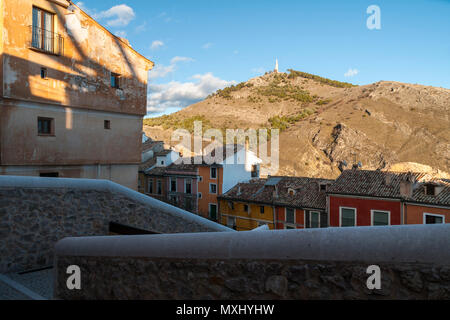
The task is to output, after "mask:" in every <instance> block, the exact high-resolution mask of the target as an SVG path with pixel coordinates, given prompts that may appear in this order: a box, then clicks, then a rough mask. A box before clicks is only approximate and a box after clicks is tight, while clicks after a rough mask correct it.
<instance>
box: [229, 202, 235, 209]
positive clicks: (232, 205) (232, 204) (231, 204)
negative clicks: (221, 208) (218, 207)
mask: <svg viewBox="0 0 450 320" xmlns="http://www.w3.org/2000/svg"><path fill="white" fill-rule="evenodd" d="M228 207H229V208H230V209H231V210H234V202H233V201H228Z"/></svg>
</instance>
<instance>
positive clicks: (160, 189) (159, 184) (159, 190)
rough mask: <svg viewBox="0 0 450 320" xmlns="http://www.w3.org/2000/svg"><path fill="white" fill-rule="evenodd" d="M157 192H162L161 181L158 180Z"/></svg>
mask: <svg viewBox="0 0 450 320" xmlns="http://www.w3.org/2000/svg"><path fill="white" fill-rule="evenodd" d="M157 188H158V194H162V182H161V180H158V182H157Z"/></svg>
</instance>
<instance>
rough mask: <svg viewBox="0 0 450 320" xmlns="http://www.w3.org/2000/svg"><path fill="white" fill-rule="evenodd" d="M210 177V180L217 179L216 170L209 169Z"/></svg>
mask: <svg viewBox="0 0 450 320" xmlns="http://www.w3.org/2000/svg"><path fill="white" fill-rule="evenodd" d="M210 177H211V179H217V168H211V171H210Z"/></svg>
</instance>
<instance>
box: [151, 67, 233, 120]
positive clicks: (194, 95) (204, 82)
mask: <svg viewBox="0 0 450 320" xmlns="http://www.w3.org/2000/svg"><path fill="white" fill-rule="evenodd" d="M191 79H192V80H193V81H189V82H178V81H171V82H169V83H166V84H153V85H149V94H148V98H147V111H148V112H149V113H155V112H162V111H164V110H166V109H168V108H184V107H186V106H188V105H190V104H193V103H196V102H198V101H200V100H203V99H205V98H206V97H207V96H208V95H210V94H211V93H213V92H215V91H217V90H218V89H222V88H224V87H227V86H230V85H232V84H235V83H236V81H226V80H223V79H220V78H217V77H215V76H214V75H213V74H212V73H205V74H197V75H194V76H192V77H191Z"/></svg>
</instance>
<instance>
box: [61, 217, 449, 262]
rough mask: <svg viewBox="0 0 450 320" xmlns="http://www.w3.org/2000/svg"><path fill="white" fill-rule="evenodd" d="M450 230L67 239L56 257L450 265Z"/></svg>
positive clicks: (402, 228)
mask: <svg viewBox="0 0 450 320" xmlns="http://www.w3.org/2000/svg"><path fill="white" fill-rule="evenodd" d="M449 247H450V224H442V225H405V226H386V227H346V228H324V229H304V230H276V231H260V232H252V231H248V232H234V233H231V232H221V233H191V234H164V235H143V236H120V237H115V236H114V237H86V238H66V239H63V240H61V241H59V242H58V243H57V244H56V254H57V255H60V256H98V257H101V256H109V257H152V258H181V259H183V258H184V259H190V258H192V259H281V260H284V259H298V260H316V261H321V260H324V261H364V262H388V263H389V262H392V263H394V262H417V263H435V264H442V265H450V250H449Z"/></svg>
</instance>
